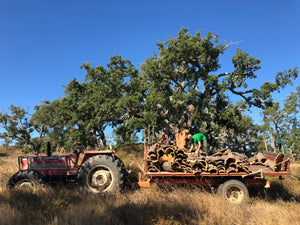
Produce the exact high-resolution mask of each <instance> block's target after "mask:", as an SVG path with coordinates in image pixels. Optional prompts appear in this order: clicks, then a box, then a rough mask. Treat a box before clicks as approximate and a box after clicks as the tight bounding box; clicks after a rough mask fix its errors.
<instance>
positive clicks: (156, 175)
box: [138, 144, 291, 204]
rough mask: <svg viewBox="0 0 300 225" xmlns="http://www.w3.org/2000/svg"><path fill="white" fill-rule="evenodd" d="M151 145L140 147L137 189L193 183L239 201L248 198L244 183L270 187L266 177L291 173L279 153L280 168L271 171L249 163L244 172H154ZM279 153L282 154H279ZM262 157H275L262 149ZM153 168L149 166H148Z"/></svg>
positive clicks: (288, 164)
mask: <svg viewBox="0 0 300 225" xmlns="http://www.w3.org/2000/svg"><path fill="white" fill-rule="evenodd" d="M152 145H153V144H147V145H145V148H144V171H143V173H144V175H145V176H146V177H147V178H148V180H147V181H142V179H141V177H142V176H141V174H140V175H139V182H138V185H139V187H141V188H147V187H150V185H151V184H152V183H157V184H171V185H196V186H210V187H212V188H214V189H216V190H217V193H218V194H219V195H221V196H222V197H224V198H225V199H226V200H228V201H230V202H231V203H235V204H241V203H243V202H245V201H246V199H247V198H248V197H249V192H248V188H247V185H250V184H258V183H263V184H265V188H270V182H269V181H268V180H267V177H278V178H279V179H284V178H285V177H286V176H289V175H291V169H290V162H289V158H288V156H287V155H283V157H282V160H281V162H280V163H277V165H276V166H280V171H274V170H273V169H271V168H270V167H266V166H262V165H253V166H251V173H247V172H220V173H209V172H202V173H187V172H168V171H161V170H159V168H157V167H156V169H157V171H149V165H151V164H153V162H152V161H151V160H150V159H149V156H148V149H149V148H150V147H151V146H152ZM281 154H282V153H281ZM263 155H264V157H265V158H266V159H268V160H269V161H271V162H274V165H275V159H276V157H277V156H278V154H277V153H274V152H269V151H264V153H263ZM152 168H153V167H152Z"/></svg>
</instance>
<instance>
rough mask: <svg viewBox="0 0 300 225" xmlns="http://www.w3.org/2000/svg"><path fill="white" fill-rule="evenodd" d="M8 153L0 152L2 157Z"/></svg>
mask: <svg viewBox="0 0 300 225" xmlns="http://www.w3.org/2000/svg"><path fill="white" fill-rule="evenodd" d="M6 156H8V154H7V153H6V152H0V157H6Z"/></svg>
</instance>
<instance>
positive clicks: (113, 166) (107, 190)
mask: <svg viewBox="0 0 300 225" xmlns="http://www.w3.org/2000/svg"><path fill="white" fill-rule="evenodd" d="M123 177H124V176H123V173H122V166H121V165H120V162H119V160H115V159H114V158H113V157H111V156H108V155H97V156H93V157H91V158H89V159H88V160H87V161H86V162H85V163H84V164H83V165H82V166H81V168H80V170H79V174H78V182H79V185H80V186H81V188H82V189H83V190H85V191H87V192H89V193H93V194H112V193H115V192H118V191H119V190H120V188H121V186H122V184H123Z"/></svg>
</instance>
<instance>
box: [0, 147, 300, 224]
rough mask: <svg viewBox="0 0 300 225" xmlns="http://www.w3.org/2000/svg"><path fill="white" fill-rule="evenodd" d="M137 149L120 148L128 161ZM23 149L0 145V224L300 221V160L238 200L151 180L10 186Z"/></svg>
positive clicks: (127, 161) (207, 191)
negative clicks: (123, 184) (95, 189)
mask: <svg viewBox="0 0 300 225" xmlns="http://www.w3.org/2000/svg"><path fill="white" fill-rule="evenodd" d="M135 151H137V152H138V154H137V158H138V159H140V157H141V156H142V155H143V153H142V151H141V150H139V149H138V148H137V149H133V150H132V151H131V152H129V153H125V152H124V151H119V152H118V156H119V157H120V158H121V159H122V160H124V161H125V164H126V165H127V164H128V163H129V162H130V161H131V160H132V158H133V155H134V152H135ZM18 155H22V152H21V151H19V150H14V149H9V150H6V149H0V172H1V179H0V224H1V225H2V224H8V225H11V224H39V225H40V224H72V225H73V224H74V225H75V224H89V225H92V224H97V225H99V224H257V225H263V224H272V225H274V224H281V225H284V224H288V225H291V224H300V204H299V202H300V164H299V163H293V164H292V173H293V176H292V177H288V178H286V179H285V180H283V181H279V180H277V179H272V180H271V189H269V190H264V189H263V187H262V186H261V185H259V186H250V187H249V192H250V199H249V201H248V202H247V203H246V204H243V205H240V206H236V205H232V204H229V203H227V202H225V201H224V200H223V199H221V198H220V197H218V196H217V195H215V194H214V193H213V192H211V191H209V190H203V189H201V188H191V187H190V188H186V187H172V188H170V187H166V188H164V187H157V186H155V185H153V186H151V188H149V189H145V190H125V191H122V193H119V194H117V195H114V196H106V197H99V196H91V195H87V194H82V193H81V192H80V191H79V190H78V188H77V187H76V185H68V186H60V185H58V186H56V187H47V188H45V189H43V190H39V191H38V192H37V193H35V194H32V193H24V192H16V191H14V192H9V191H7V190H6V188H5V186H6V183H7V181H8V179H9V177H10V176H11V175H13V174H14V173H15V172H16V171H17V170H18V165H17V156H18Z"/></svg>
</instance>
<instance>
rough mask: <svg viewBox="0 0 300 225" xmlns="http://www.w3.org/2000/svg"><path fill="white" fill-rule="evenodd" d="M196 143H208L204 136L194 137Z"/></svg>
mask: <svg viewBox="0 0 300 225" xmlns="http://www.w3.org/2000/svg"><path fill="white" fill-rule="evenodd" d="M193 138H194V141H193V143H199V142H201V141H206V137H205V136H204V135H203V134H200V133H199V134H195V135H193Z"/></svg>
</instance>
